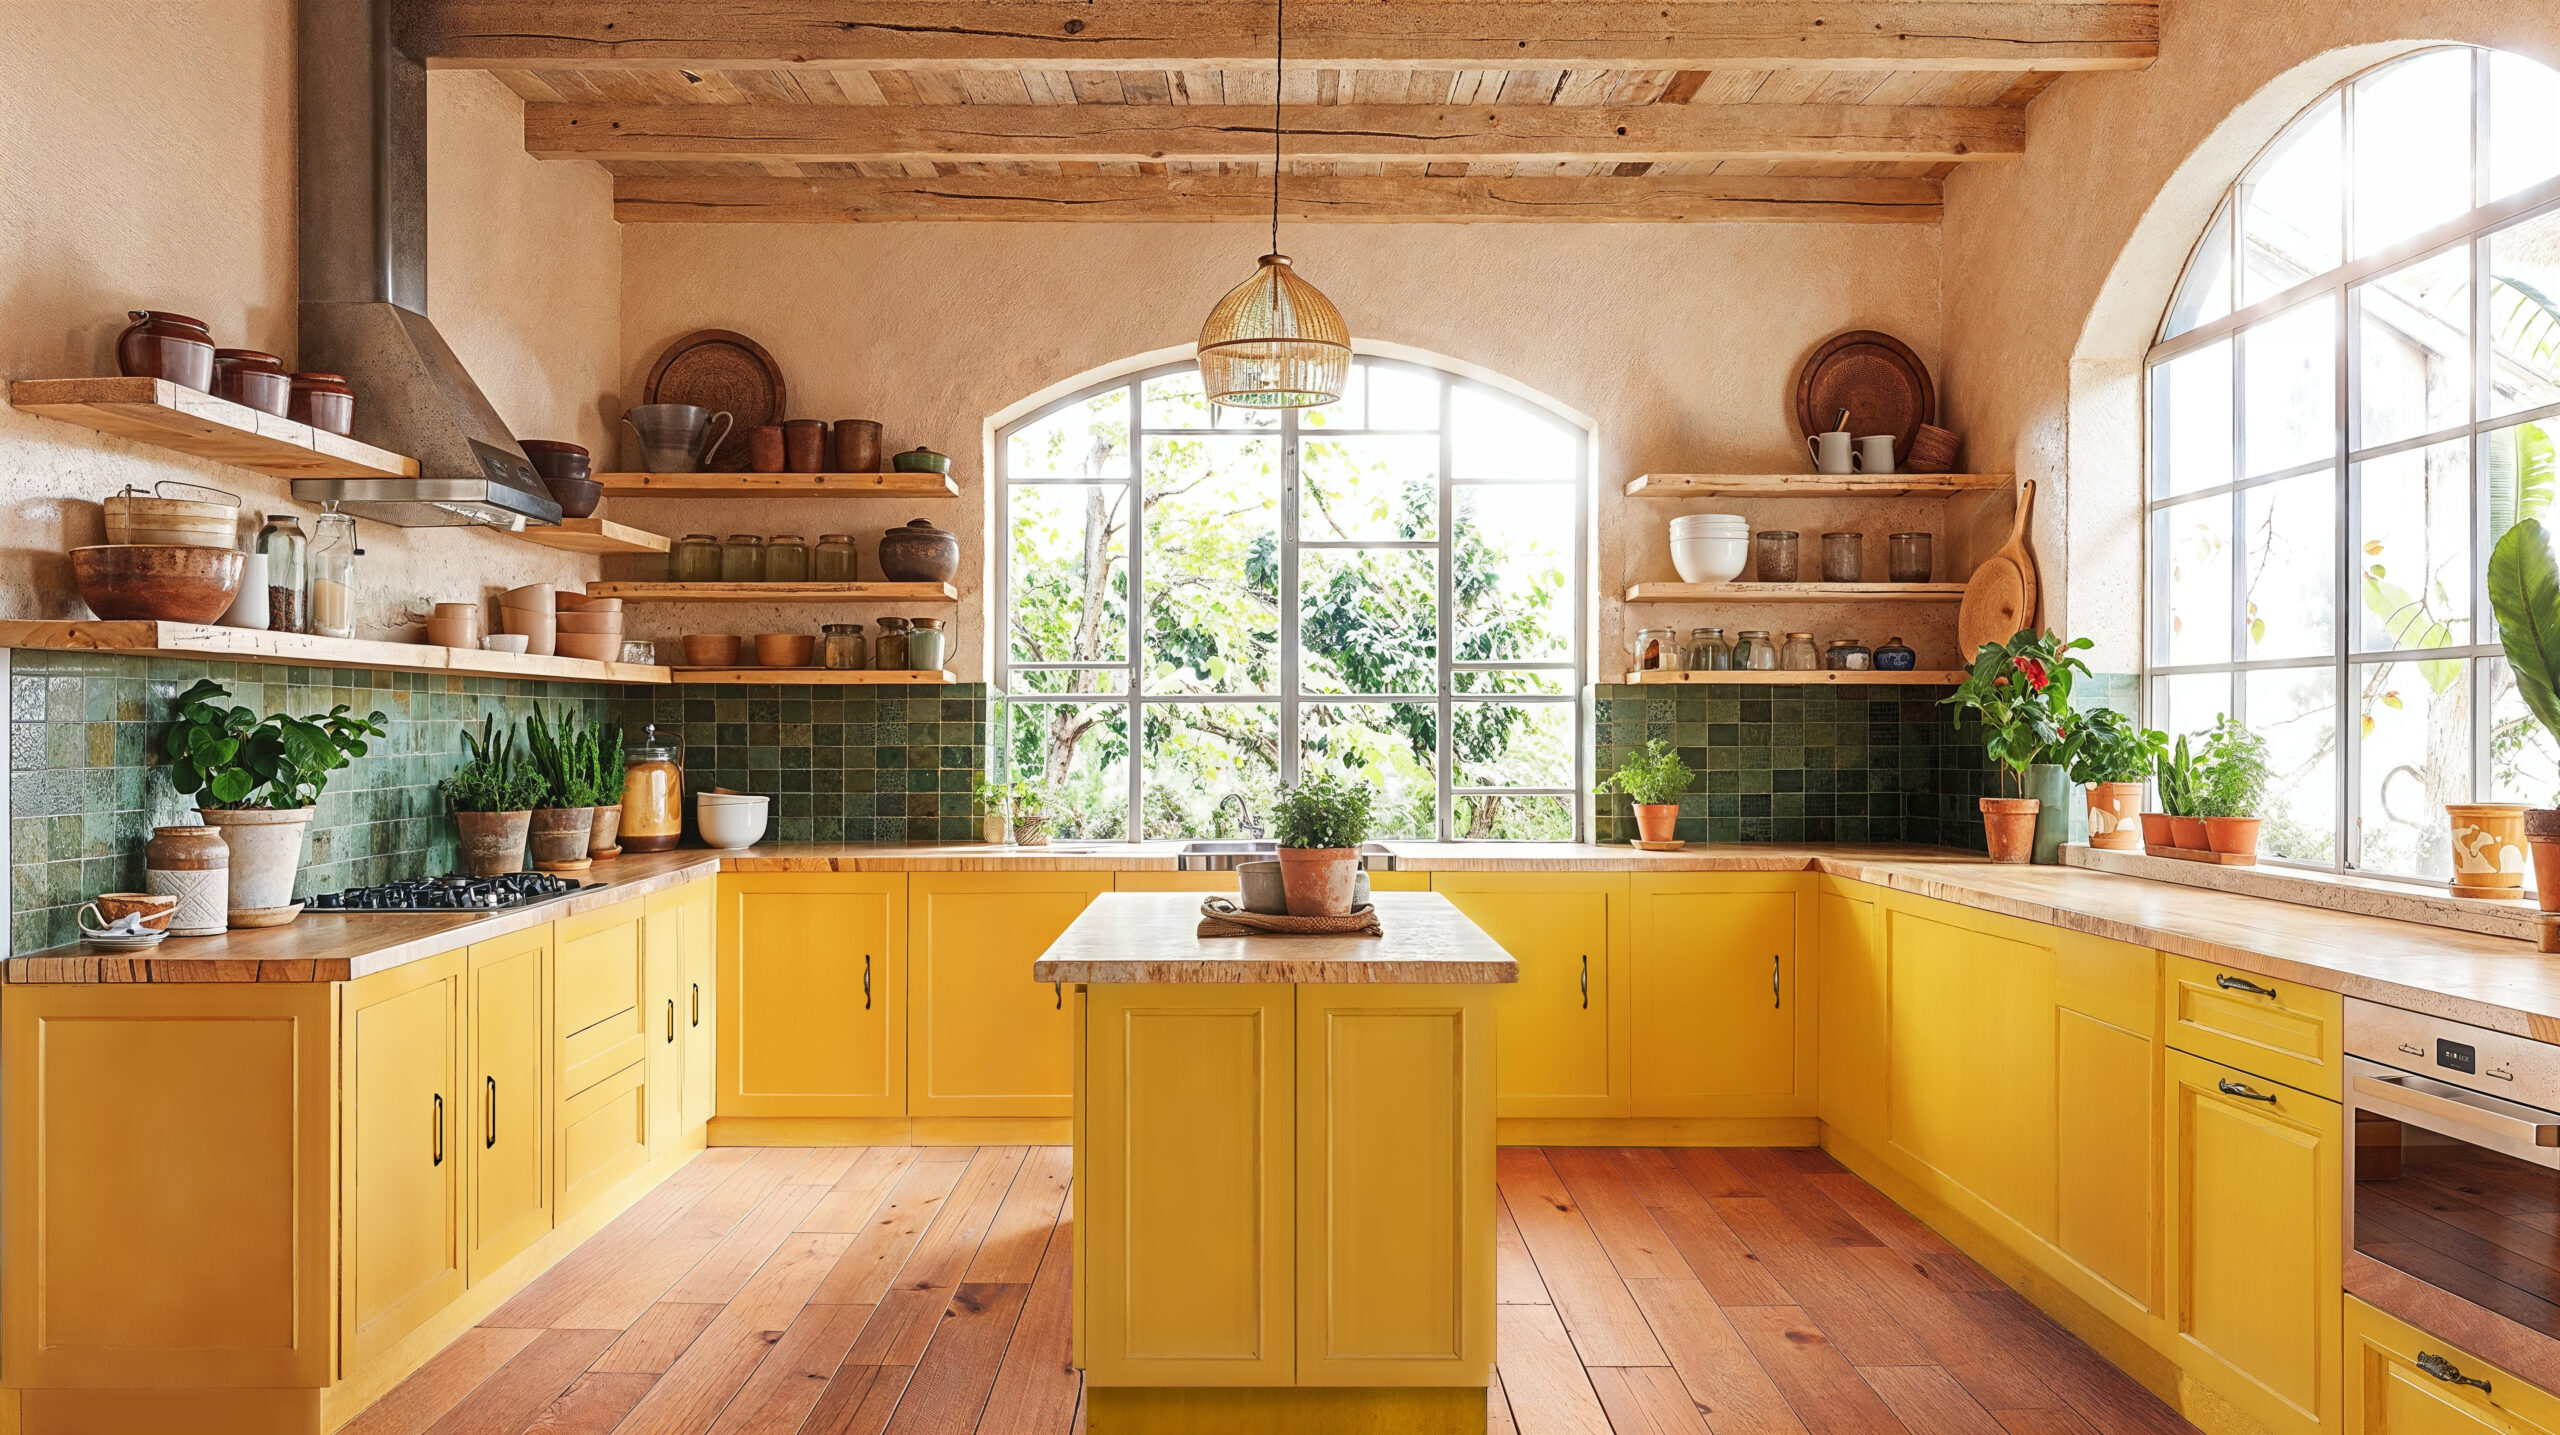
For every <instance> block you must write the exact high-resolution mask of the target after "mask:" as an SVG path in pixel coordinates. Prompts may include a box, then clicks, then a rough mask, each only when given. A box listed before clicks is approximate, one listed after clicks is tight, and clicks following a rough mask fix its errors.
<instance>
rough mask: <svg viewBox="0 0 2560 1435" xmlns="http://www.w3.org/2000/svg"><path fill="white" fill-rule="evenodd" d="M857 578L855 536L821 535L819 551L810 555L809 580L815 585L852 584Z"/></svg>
mask: <svg viewBox="0 0 2560 1435" xmlns="http://www.w3.org/2000/svg"><path fill="white" fill-rule="evenodd" d="M854 577H855V564H854V558H853V535H852V534H850V533H821V534H819V535H818V548H817V551H816V552H814V553H812V554H810V555H809V579H810V581H811V582H815V583H851V582H853V581H854Z"/></svg>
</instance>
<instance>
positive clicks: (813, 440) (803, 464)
mask: <svg viewBox="0 0 2560 1435" xmlns="http://www.w3.org/2000/svg"><path fill="white" fill-rule="evenodd" d="M782 464H783V471H784V472H786V473H824V472H826V470H827V426H826V424H825V423H824V422H822V421H820V420H818V419H786V420H784V421H783V425H782Z"/></svg>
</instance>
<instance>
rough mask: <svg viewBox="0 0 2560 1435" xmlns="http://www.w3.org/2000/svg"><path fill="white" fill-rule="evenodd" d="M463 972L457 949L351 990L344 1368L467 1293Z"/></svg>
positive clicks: (342, 1203) (344, 1151) (342, 1163)
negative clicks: (461, 1090) (462, 1094)
mask: <svg viewBox="0 0 2560 1435" xmlns="http://www.w3.org/2000/svg"><path fill="white" fill-rule="evenodd" d="M463 965H464V964H463V953H461V952H458V951H457V952H447V953H444V954H443V955H441V956H435V957H428V958H424V959H422V960H419V961H415V962H410V963H407V964H405V965H403V966H398V967H394V968H392V969H391V970H389V971H387V972H381V973H378V974H376V975H374V976H370V977H366V978H364V979H362V980H360V981H355V982H350V983H348V984H347V987H346V996H345V1015H344V1018H343V1023H344V1025H343V1030H344V1033H345V1037H344V1039H345V1043H346V1053H345V1074H344V1079H343V1084H342V1087H341V1096H340V1101H341V1103H342V1110H343V1112H344V1120H345V1129H344V1133H343V1136H342V1137H341V1142H342V1145H341V1148H340V1159H339V1170H340V1179H341V1180H342V1181H343V1182H344V1189H343V1190H342V1191H341V1192H340V1194H339V1210H340V1220H341V1227H340V1232H339V1240H340V1243H341V1250H340V1253H339V1272H338V1275H339V1282H340V1291H339V1297H338V1319H339V1334H338V1346H339V1359H340V1365H341V1370H342V1371H354V1370H358V1369H361V1368H362V1367H363V1366H364V1364H365V1363H366V1362H367V1361H369V1360H371V1359H373V1358H374V1357H375V1356H377V1355H379V1354H381V1353H382V1351H383V1350H384V1349H385V1348H387V1347H389V1346H390V1345H391V1343H392V1342H394V1341H396V1340H398V1339H399V1338H400V1337H402V1336H404V1335H406V1334H408V1333H409V1332H410V1331H412V1330H414V1329H416V1328H417V1327H418V1325H419V1323H420V1322H422V1321H424V1320H425V1319H426V1318H427V1317H428V1316H430V1315H433V1314H434V1313H435V1312H436V1311H438V1310H440V1309H442V1308H443V1307H444V1306H445V1305H446V1304H447V1303H448V1302H450V1301H451V1300H453V1298H454V1297H456V1296H458V1295H460V1294H462V1286H463V1250H462V1241H463V1237H462V1225H463V1222H462V1201H461V1197H462V1182H461V1173H462V1149H461V1130H462V1125H463V1113H462V1111H461V1110H460V1108H459V1105H458V1103H457V1102H456V1099H455V1098H456V1096H457V1094H458V1088H459V1086H460V1085H461V1083H460V1080H459V1077H460V1075H461V1072H460V1069H459V1068H460V1066H461V1055H462V1010H463Z"/></svg>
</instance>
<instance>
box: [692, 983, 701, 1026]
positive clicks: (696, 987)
mask: <svg viewBox="0 0 2560 1435" xmlns="http://www.w3.org/2000/svg"><path fill="white" fill-rule="evenodd" d="M693 1024H694V1025H695V1026H700V1025H702V983H700V982H695V983H694V984H693Z"/></svg>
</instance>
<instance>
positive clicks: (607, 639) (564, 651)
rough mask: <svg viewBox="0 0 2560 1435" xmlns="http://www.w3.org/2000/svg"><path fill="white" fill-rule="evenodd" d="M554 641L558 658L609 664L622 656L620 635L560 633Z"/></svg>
mask: <svg viewBox="0 0 2560 1435" xmlns="http://www.w3.org/2000/svg"><path fill="white" fill-rule="evenodd" d="M554 641H555V643H556V644H557V649H556V650H557V652H558V654H559V656H561V657H564V658H592V659H594V660H595V661H597V662H600V663H609V662H611V661H613V660H614V659H615V658H617V657H620V656H621V655H622V635H621V634H620V633H562V634H561V635H560V636H559V637H558V638H557V639H555V640H554Z"/></svg>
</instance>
